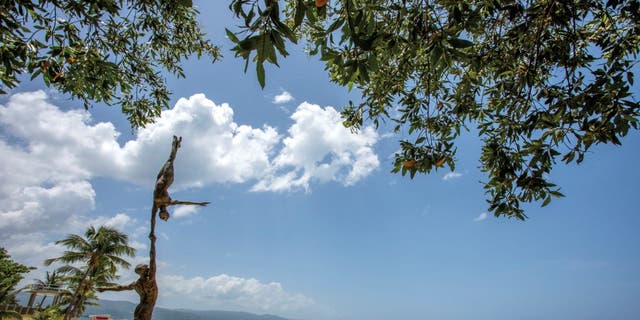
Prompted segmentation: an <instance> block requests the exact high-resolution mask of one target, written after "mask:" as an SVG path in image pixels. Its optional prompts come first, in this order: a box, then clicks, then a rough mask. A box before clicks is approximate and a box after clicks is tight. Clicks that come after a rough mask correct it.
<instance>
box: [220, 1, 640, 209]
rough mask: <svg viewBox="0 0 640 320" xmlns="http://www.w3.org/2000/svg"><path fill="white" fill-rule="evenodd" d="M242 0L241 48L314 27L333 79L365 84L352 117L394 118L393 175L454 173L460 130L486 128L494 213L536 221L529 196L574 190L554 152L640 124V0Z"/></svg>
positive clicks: (578, 155)
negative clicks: (638, 71) (556, 180)
mask: <svg viewBox="0 0 640 320" xmlns="http://www.w3.org/2000/svg"><path fill="white" fill-rule="evenodd" d="M285 3H286V7H285V8H284V9H283V10H281V9H280V7H279V6H280V3H279V2H278V1H275V0H265V1H257V0H235V1H233V2H232V3H231V5H230V8H231V9H232V10H233V12H234V13H235V15H236V16H237V17H238V18H241V19H242V20H243V22H244V24H243V26H242V27H241V30H239V31H238V32H235V33H234V32H232V31H229V30H228V31H227V33H228V35H229V38H230V39H231V40H232V41H233V42H234V43H235V44H236V46H235V47H234V48H233V50H234V51H235V52H236V55H237V56H239V57H242V58H244V59H246V61H247V63H249V61H250V60H253V61H255V63H256V68H257V74H258V81H259V82H260V84H261V85H264V81H265V80H264V67H263V66H262V64H263V63H264V62H265V61H266V62H269V63H273V64H277V56H278V54H279V55H281V56H287V51H286V43H287V42H293V43H295V42H296V41H297V39H298V38H300V37H304V38H305V39H306V41H307V43H308V46H309V52H310V54H311V55H316V56H318V57H319V58H320V59H321V60H322V61H324V62H325V66H326V70H327V71H328V72H329V74H330V76H331V79H332V81H334V82H336V83H338V84H340V85H343V86H347V87H348V88H352V87H353V86H355V87H357V88H358V89H359V91H360V92H361V93H362V102H361V103H357V104H355V105H354V104H353V103H352V102H350V103H349V105H348V106H347V107H345V109H344V111H343V117H344V119H345V121H344V124H345V125H346V126H347V127H351V128H353V129H355V130H357V129H358V128H360V127H361V126H362V125H363V124H364V123H365V121H366V122H370V123H373V124H374V125H376V126H378V125H379V124H380V123H382V122H387V123H392V124H393V125H394V127H395V132H396V133H398V134H406V135H408V136H409V138H407V139H405V140H402V141H400V147H401V151H400V152H399V153H398V154H397V155H396V158H395V169H394V172H400V173H402V174H403V175H405V174H409V176H411V177H412V178H413V177H414V175H415V174H416V173H418V172H421V173H428V172H431V171H432V170H437V169H439V168H441V167H443V166H445V165H446V166H448V167H449V168H450V170H454V169H455V155H456V143H455V142H456V138H457V137H459V136H460V132H461V131H462V130H463V129H464V130H469V128H470V127H475V130H474V132H475V131H477V133H478V135H479V137H480V139H481V140H482V142H483V147H482V156H481V158H480V162H481V168H482V170H483V171H484V172H486V174H487V175H488V181H486V182H485V188H486V192H487V194H488V202H489V210H490V211H492V212H493V213H494V214H495V215H496V216H500V215H504V216H508V217H516V218H519V219H525V218H526V215H525V213H524V211H523V209H522V208H521V207H520V204H521V203H522V202H525V203H526V202H532V201H542V205H543V206H544V205H547V204H548V203H549V202H550V200H551V198H552V197H559V196H562V194H561V193H560V191H559V188H558V187H556V186H555V185H554V184H553V183H551V182H550V181H549V177H548V174H549V173H550V172H551V169H552V167H553V165H554V164H555V163H556V162H559V161H562V162H565V163H571V162H576V163H580V162H582V161H583V159H584V157H585V155H586V154H587V152H588V151H589V150H590V148H591V147H592V146H593V145H595V144H599V143H613V144H620V143H621V141H620V139H621V138H622V137H624V136H625V135H626V134H627V133H628V132H629V129H631V128H633V129H637V128H638V116H639V109H640V105H639V103H638V99H637V97H633V96H632V95H631V86H632V85H633V82H634V74H633V72H632V69H633V67H634V66H636V64H637V62H638V60H637V54H638V51H639V48H640V9H639V8H640V5H639V2H638V1H636V0H633V1H623V0H610V1H607V2H603V1H597V0H578V1H552V0H537V1H527V2H523V1H513V0H508V1H499V0H473V1H453V0H438V1H422V0H420V1H417V0H407V1H385V0H363V1H353V0H341V1H335V0H334V1H304V0H288V1H285Z"/></svg>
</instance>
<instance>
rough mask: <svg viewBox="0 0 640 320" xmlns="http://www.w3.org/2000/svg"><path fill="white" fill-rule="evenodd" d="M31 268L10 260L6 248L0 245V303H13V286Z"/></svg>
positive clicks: (14, 291)
mask: <svg viewBox="0 0 640 320" xmlns="http://www.w3.org/2000/svg"><path fill="white" fill-rule="evenodd" d="M33 269H35V268H32V267H27V266H25V265H23V264H20V263H17V262H15V261H13V260H11V256H10V255H9V254H8V253H7V250H5V249H4V248H2V247H0V304H11V303H15V300H14V299H15V293H16V290H15V287H16V286H17V285H18V283H19V282H20V280H22V279H23V278H24V274H25V273H28V272H29V271H31V270H33Z"/></svg>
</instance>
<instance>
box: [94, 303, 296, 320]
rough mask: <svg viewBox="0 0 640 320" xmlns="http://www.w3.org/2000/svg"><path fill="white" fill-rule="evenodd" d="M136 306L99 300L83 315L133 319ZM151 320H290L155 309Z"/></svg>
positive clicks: (254, 315)
mask: <svg viewBox="0 0 640 320" xmlns="http://www.w3.org/2000/svg"><path fill="white" fill-rule="evenodd" d="M135 308H136V304H134V303H131V302H128V301H110V300H100V306H88V307H87V309H86V310H85V312H84V314H86V315H91V314H108V315H111V317H112V318H113V319H115V320H120V319H133V310H135ZM153 320H290V319H287V318H282V317H278V316H273V315H257V314H253V313H248V312H236V311H198V310H187V309H176V310H174V309H165V308H158V307H155V308H154V309H153Z"/></svg>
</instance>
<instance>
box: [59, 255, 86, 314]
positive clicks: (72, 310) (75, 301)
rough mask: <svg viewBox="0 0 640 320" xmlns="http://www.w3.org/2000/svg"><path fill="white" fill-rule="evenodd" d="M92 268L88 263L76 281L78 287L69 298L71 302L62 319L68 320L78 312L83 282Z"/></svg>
mask: <svg viewBox="0 0 640 320" xmlns="http://www.w3.org/2000/svg"><path fill="white" fill-rule="evenodd" d="M92 269H93V266H92V264H91V263H89V266H88V267H87V271H85V273H84V274H83V275H82V279H80V281H79V282H78V287H77V288H76V292H74V294H73V298H72V299H71V302H70V303H69V307H68V308H67V312H65V314H64V320H70V319H71V317H72V316H76V313H77V312H78V309H79V305H81V303H82V292H81V291H82V288H83V287H84V283H85V282H86V280H87V277H88V276H89V272H90V271H91V270H92Z"/></svg>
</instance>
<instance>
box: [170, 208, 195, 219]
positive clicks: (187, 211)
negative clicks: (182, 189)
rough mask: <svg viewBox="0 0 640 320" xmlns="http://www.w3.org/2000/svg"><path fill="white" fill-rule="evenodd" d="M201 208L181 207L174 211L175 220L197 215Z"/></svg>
mask: <svg viewBox="0 0 640 320" xmlns="http://www.w3.org/2000/svg"><path fill="white" fill-rule="evenodd" d="M199 209H200V208H197V207H194V206H181V207H177V208H176V209H175V210H174V211H173V216H174V217H175V218H185V217H188V216H191V215H194V214H196V213H198V211H199Z"/></svg>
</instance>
